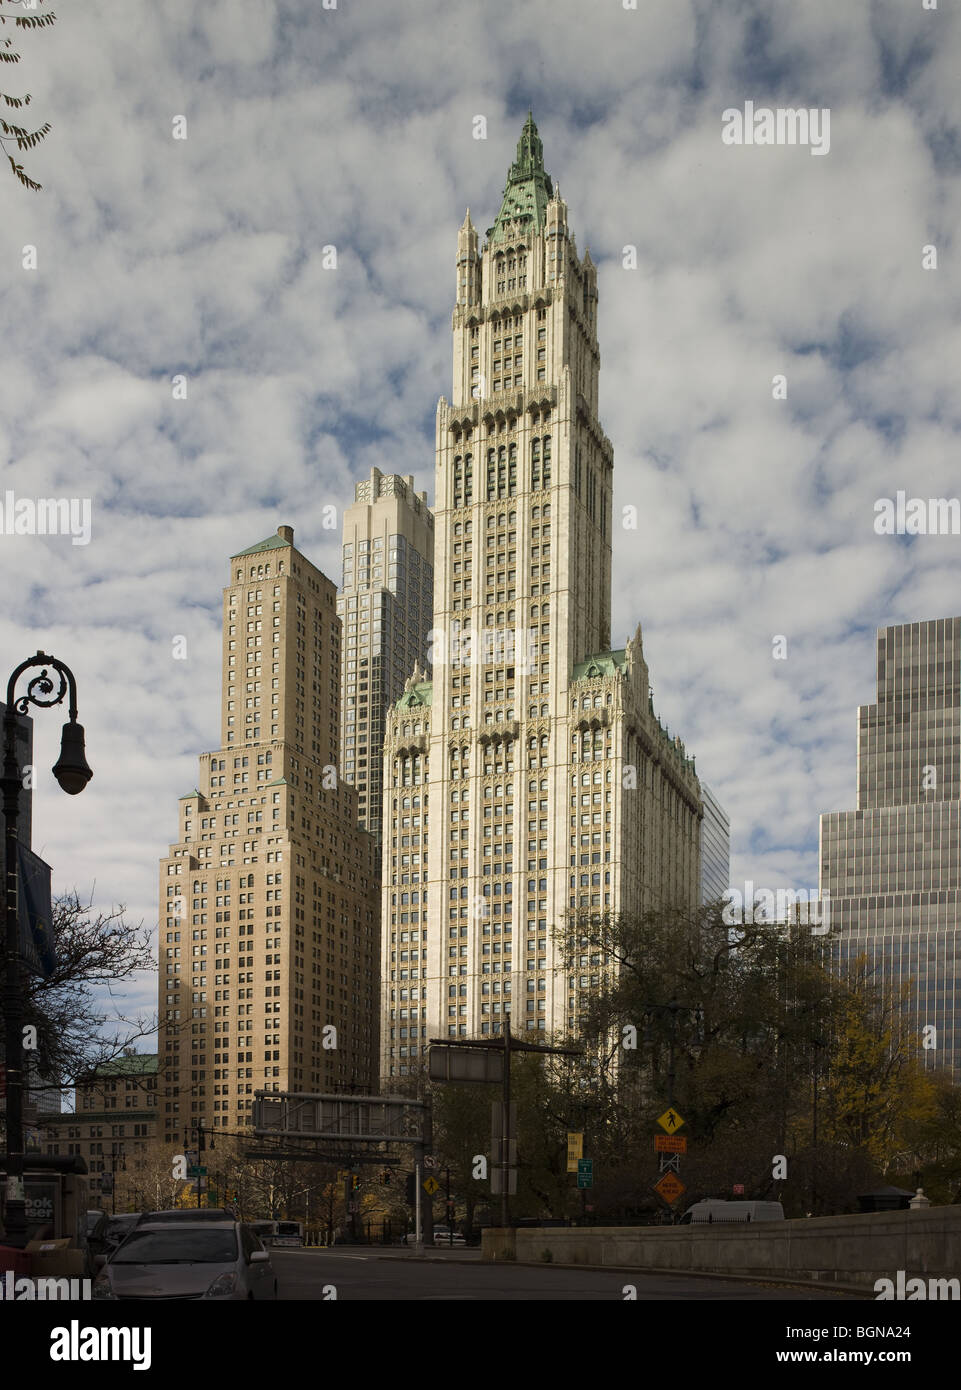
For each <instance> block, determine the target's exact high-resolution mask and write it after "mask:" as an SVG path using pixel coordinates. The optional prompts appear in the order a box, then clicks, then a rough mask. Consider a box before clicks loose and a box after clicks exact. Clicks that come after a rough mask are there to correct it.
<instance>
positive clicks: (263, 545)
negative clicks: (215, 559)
mask: <svg viewBox="0 0 961 1390" xmlns="http://www.w3.org/2000/svg"><path fill="white" fill-rule="evenodd" d="M288 545H290V541H285V540H284V538H283V536H268V537H267V539H266V540H265V541H258V542H257V544H256V545H249V546H248V547H247V549H246V550H238V551H235V553H234V554H233V555H231V557H230V558H231V560H236V559H237V558H238V557H239V556H241V555H256V554H257V553H258V552H259V551H261V550H283V549H284V548H285V547H286V546H288Z"/></svg>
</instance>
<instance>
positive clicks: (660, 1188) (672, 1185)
mask: <svg viewBox="0 0 961 1390" xmlns="http://www.w3.org/2000/svg"><path fill="white" fill-rule="evenodd" d="M654 1191H655V1192H657V1193H659V1194H660V1196H662V1197H663V1198H664V1200H665V1202H667V1203H668V1205H669V1206H673V1205H674V1203H675V1202H676V1201H677V1199H678V1197H680V1195H681V1194H682V1192H686V1191H687V1188H686V1187H685V1186H684V1184H683V1183H682V1182H681V1180H680V1178H679V1177H677V1176H676V1174H674V1173H665V1174H664V1176H663V1178H661V1179H660V1180H659V1181H658V1182H656V1183H655V1184H654Z"/></svg>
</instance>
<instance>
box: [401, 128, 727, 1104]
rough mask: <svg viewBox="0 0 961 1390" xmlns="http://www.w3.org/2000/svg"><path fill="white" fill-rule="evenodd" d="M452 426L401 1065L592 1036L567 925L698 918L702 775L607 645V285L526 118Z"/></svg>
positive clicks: (460, 249) (424, 716)
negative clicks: (480, 1047) (691, 909)
mask: <svg viewBox="0 0 961 1390" xmlns="http://www.w3.org/2000/svg"><path fill="white" fill-rule="evenodd" d="M452 327H453V339H454V354H453V357H454V373H453V389H452V392H451V399H450V401H447V400H445V399H443V398H442V399H441V401H440V403H439V405H438V409H437V427H436V489H435V552H434V553H435V560H434V630H433V633H432V660H433V665H432V670H431V671H430V672H425V671H421V670H419V669H418V670H415V672H414V673H413V674H412V676H411V678H410V680H409V681H408V683H407V689H406V690H405V692H404V694H403V696H402V697H401V699H400V700H399V701H398V702H397V704H396V705H395V706H394V708H393V710H392V711H391V715H390V718H389V720H388V730H387V739H386V743H385V750H384V757H385V761H384V824H385V835H384V854H383V895H384V896H383V923H384V925H383V970H382V980H383V993H382V1007H383V1013H382V1031H381V1040H382V1073H383V1075H384V1076H385V1078H389V1077H391V1076H395V1075H402V1074H404V1073H405V1072H407V1071H408V1070H410V1069H418V1068H419V1066H420V1064H421V1062H422V1060H423V1054H424V1051H425V1041H426V1039H427V1038H428V1037H430V1036H432V1035H433V1036H438V1035H442V1036H446V1037H458V1036H475V1035H476V1036H483V1035H485V1034H490V1033H497V1032H499V1031H500V1028H501V1026H502V1022H503V1019H504V1017H505V1015H507V1014H510V1016H511V1019H512V1024H511V1026H512V1030H513V1031H514V1032H516V1033H519V1034H520V1033H523V1032H526V1031H528V1030H529V1029H534V1030H543V1031H549V1032H556V1031H567V1030H570V1029H572V1028H574V1027H575V1021H576V1017H577V1008H578V996H579V993H580V991H581V990H583V989H589V988H590V987H591V985H592V984H596V983H597V978H598V968H597V965H596V963H594V964H593V968H592V962H591V961H589V960H588V958H587V957H586V956H585V957H584V959H583V962H582V965H583V970H578V973H576V974H569V973H568V972H567V971H564V970H562V969H561V968H560V965H559V955H558V953H557V950H556V947H555V944H554V942H553V940H552V931H554V930H555V929H556V928H557V927H559V926H561V925H562V924H563V921H564V918H565V916H566V914H568V913H569V912H580V911H594V912H604V911H611V912H613V911H619V910H639V909H642V908H644V907H646V906H650V905H652V904H655V903H662V902H663V903H667V902H671V903H675V904H678V903H685V904H689V905H692V906H693V905H694V904H696V902H697V900H698V896H699V888H698V838H699V837H698V822H699V819H700V816H701V814H702V806H701V799H700V792H699V785H698V781H697V777H696V775H695V773H694V766H693V760H692V759H689V758H688V757H687V756H686V754H685V751H684V747H683V745H682V744H681V742H680V740H679V739H677V738H674V739H672V738H671V737H670V736H669V735H668V734H667V731H666V730H665V729H664V728H663V727H662V725H661V724H660V722H659V721H658V719H657V718H656V717H655V715H654V713H653V705H652V697H651V691H650V685H649V680H648V670H647V665H646V663H645V660H644V656H643V652H642V647H641V637H640V629H638V630H637V632H636V633H635V635H634V637H633V638H632V639H630V640H629V641H628V642H627V643H626V645H625V646H623V647H619V648H616V649H612V648H611V631H610V628H611V532H612V506H613V503H612V470H613V449H612V446H611V443H610V440H609V439H608V438H607V436H606V435H605V434H604V431H603V430H602V428H601V425H600V421H599V419H598V373H599V369H600V352H599V349H598V341H597V272H596V269H595V267H594V264H593V262H592V260H591V257H590V253H589V251H586V250H585V253H584V256H583V257H580V256H579V255H578V252H577V247H576V244H575V240H574V237H573V235H572V234H571V233H570V231H569V228H568V220H567V205H566V203H565V202H564V201H563V200H562V198H561V197H560V194H559V192H558V190H557V188H556V186H555V185H554V184H553V182H552V180H551V178H550V176H549V175H548V173H547V172H546V170H545V168H544V160H543V149H542V145H541V141H540V138H539V137H538V134H537V127H536V126H535V124H534V121H533V118H532V117H531V116H528V119H527V121H526V123H525V125H524V129H523V131H522V134H521V138H520V141H519V143H518V146H517V157H516V159H515V161H514V163H513V164H512V165H511V168H510V172H509V174H508V179H507V186H506V189H505V192H504V197H503V202H502V204H501V208H500V212H499V213H498V215H497V218H496V220H495V222H494V225H493V226H492V227H490V228H488V230H487V233H486V239H485V242H484V244H483V246H481V244H480V241H479V238H478V234H477V232H476V230H475V228H474V226H473V223H472V221H471V217H470V213H469V212H468V214H467V216H466V217H465V219H464V222H463V225H462V226H461V229H460V232H459V233H458V238H457V280H456V302H455V306H454V312H453V324H452Z"/></svg>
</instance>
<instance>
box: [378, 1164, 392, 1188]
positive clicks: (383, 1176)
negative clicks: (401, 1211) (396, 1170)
mask: <svg viewBox="0 0 961 1390" xmlns="http://www.w3.org/2000/svg"><path fill="white" fill-rule="evenodd" d="M380 1180H381V1182H382V1183H383V1184H384V1186H385V1187H390V1169H389V1168H385V1169H384V1171H383V1173H382V1174H381V1178H380Z"/></svg>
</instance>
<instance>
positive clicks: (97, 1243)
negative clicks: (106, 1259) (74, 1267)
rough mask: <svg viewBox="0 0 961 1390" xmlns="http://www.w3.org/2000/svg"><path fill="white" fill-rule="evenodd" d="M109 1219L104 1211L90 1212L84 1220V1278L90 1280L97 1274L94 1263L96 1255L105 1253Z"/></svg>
mask: <svg viewBox="0 0 961 1390" xmlns="http://www.w3.org/2000/svg"><path fill="white" fill-rule="evenodd" d="M109 1220H110V1217H109V1216H108V1215H107V1213H106V1212H105V1211H95V1210H90V1211H88V1212H87V1213H86V1216H85V1219H84V1232H83V1256H84V1277H85V1278H87V1279H92V1278H93V1277H94V1275H95V1274H96V1272H97V1267H96V1264H95V1263H94V1261H95V1260H96V1258H97V1256H98V1255H103V1254H105V1253H106V1251H107V1249H108V1246H107V1242H106V1231H107V1223H108V1222H109Z"/></svg>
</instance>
